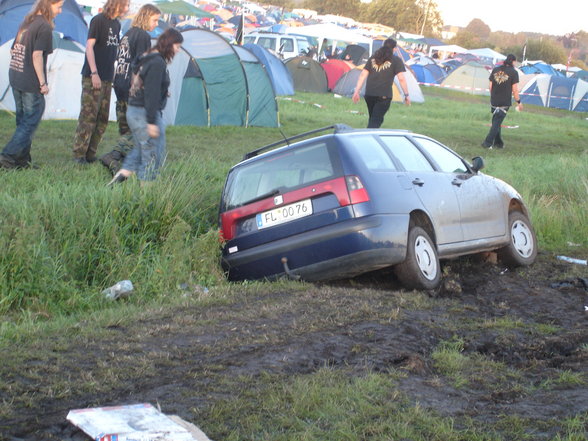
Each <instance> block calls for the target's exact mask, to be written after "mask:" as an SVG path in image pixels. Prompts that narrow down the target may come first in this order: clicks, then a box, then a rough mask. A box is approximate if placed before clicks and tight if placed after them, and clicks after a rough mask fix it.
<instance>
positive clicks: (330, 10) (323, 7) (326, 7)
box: [304, 0, 362, 19]
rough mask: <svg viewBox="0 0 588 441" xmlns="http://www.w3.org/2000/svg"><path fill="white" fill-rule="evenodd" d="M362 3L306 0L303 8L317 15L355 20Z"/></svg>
mask: <svg viewBox="0 0 588 441" xmlns="http://www.w3.org/2000/svg"><path fill="white" fill-rule="evenodd" d="M361 6H362V3H361V2H360V0H306V1H305V2H304V7H305V8H308V9H313V10H315V11H316V12H318V13H319V14H335V15H342V16H344V17H349V18H353V19H357V18H358V17H359V15H360V9H361Z"/></svg>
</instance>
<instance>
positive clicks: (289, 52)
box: [243, 32, 310, 60]
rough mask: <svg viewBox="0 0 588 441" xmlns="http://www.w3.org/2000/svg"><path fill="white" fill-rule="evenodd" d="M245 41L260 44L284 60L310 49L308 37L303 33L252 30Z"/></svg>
mask: <svg viewBox="0 0 588 441" xmlns="http://www.w3.org/2000/svg"><path fill="white" fill-rule="evenodd" d="M243 42H244V43H255V44H258V45H260V46H261V47H264V48H265V49H268V50H269V51H271V52H273V53H274V54H276V55H277V56H278V57H280V58H282V59H284V60H286V59H288V58H293V57H297V56H299V55H306V54H307V53H308V51H309V49H310V43H309V42H308V39H307V38H306V37H303V36H301V35H288V34H277V33H272V32H251V33H249V34H247V35H245V37H244V38H243Z"/></svg>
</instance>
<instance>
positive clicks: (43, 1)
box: [16, 0, 62, 40]
mask: <svg viewBox="0 0 588 441" xmlns="http://www.w3.org/2000/svg"><path fill="white" fill-rule="evenodd" d="M60 1H62V0H37V1H36V2H35V3H34V4H33V6H32V8H31V10H30V11H29V13H28V14H27V15H26V16H25V18H24V20H23V21H22V23H21V25H20V27H19V28H18V33H17V34H16V39H17V40H18V37H19V35H20V31H21V30H22V28H23V26H26V25H28V24H30V23H31V22H32V21H33V20H34V18H35V17H36V16H37V15H41V16H43V18H44V19H45V20H47V22H48V23H49V25H50V26H51V29H53V28H54V27H55V23H53V19H54V18H55V17H54V16H53V10H52V9H51V5H54V4H55V3H59V2H60Z"/></svg>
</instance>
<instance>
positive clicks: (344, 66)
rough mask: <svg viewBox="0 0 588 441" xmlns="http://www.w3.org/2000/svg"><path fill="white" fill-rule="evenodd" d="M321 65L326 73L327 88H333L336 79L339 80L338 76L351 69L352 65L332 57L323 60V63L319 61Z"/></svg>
mask: <svg viewBox="0 0 588 441" xmlns="http://www.w3.org/2000/svg"><path fill="white" fill-rule="evenodd" d="M321 67H322V68H323V69H324V71H325V73H326V74H327V87H328V88H329V90H333V89H334V88H335V85H336V84H337V81H339V78H341V76H342V75H343V74H344V73H345V72H347V71H349V70H351V68H352V67H353V66H352V64H351V63H348V62H346V61H343V60H337V59H335V58H332V59H330V60H327V61H325V62H324V63H321Z"/></svg>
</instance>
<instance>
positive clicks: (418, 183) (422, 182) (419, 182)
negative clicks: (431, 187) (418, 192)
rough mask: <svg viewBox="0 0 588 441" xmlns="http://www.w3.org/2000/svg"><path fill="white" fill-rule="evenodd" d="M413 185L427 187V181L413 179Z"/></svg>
mask: <svg viewBox="0 0 588 441" xmlns="http://www.w3.org/2000/svg"><path fill="white" fill-rule="evenodd" d="M412 183H413V184H414V185H418V186H419V187H422V186H423V185H425V181H423V180H421V179H419V178H416V179H413V180H412Z"/></svg>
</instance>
